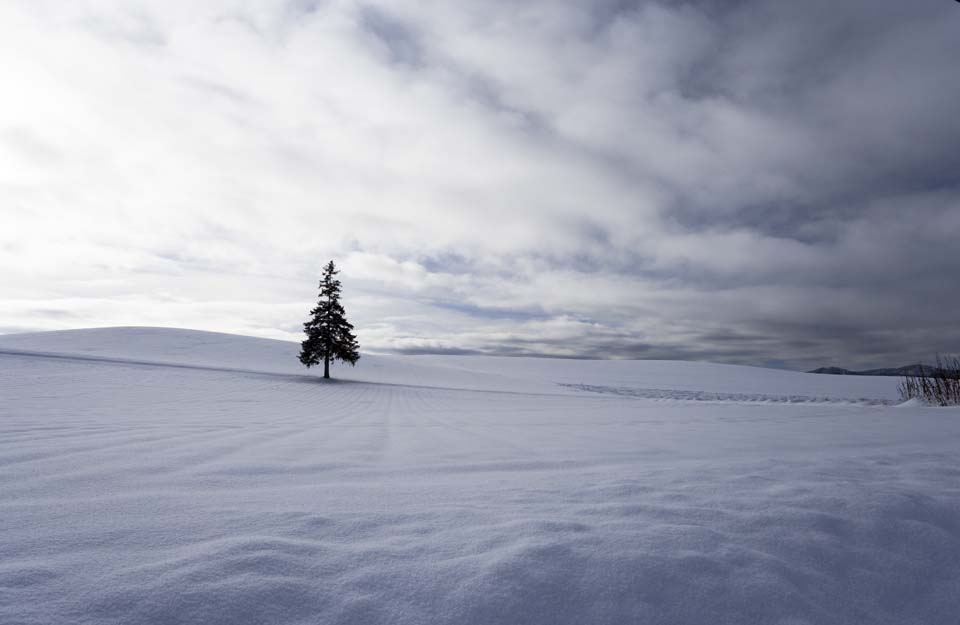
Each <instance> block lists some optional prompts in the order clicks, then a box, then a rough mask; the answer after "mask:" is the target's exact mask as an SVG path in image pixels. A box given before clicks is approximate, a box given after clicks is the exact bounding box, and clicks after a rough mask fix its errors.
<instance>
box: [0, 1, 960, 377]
mask: <svg viewBox="0 0 960 625" xmlns="http://www.w3.org/2000/svg"><path fill="white" fill-rule="evenodd" d="M958 68H960V4H957V3H956V2H953V1H948V0H917V1H914V2H904V1H903V0H844V1H843V2H836V1H835V0H806V1H804V2H786V1H779V0H768V1H763V0H759V1H757V0H690V1H686V2H680V1H669V0H662V1H658V2H642V1H638V2H630V1H628V0H598V1H594V2H588V1H586V0H549V1H547V0H530V1H525V2H518V1H516V0H457V1H455V2H454V1H450V0H444V1H436V2H434V1H430V0H422V1H415V0H391V1H389V2H386V1H383V2H381V1H378V0H371V1H369V2H366V1H362V2H361V1H346V0H328V1H327V0H312V1H311V0H209V1H204V2H195V1H192V0H191V1H187V0H183V1H168V0H156V1H146V0H116V1H110V0H77V1H70V2H64V1H62V0H56V1H52V0H5V1H4V2H3V3H2V4H0V89H2V91H3V97H2V98H0V293H2V298H0V333H3V332H20V331H31V330H46V329H62V328H76V327H92V326H111V325H157V326H177V327H189V328H199V329H208V330H218V331H225V332H237V333H244V334H252V335H258V336H266V337H273V338H289V339H298V338H299V332H300V324H301V323H302V322H303V321H304V320H305V318H306V313H307V310H308V309H309V308H310V307H311V305H312V304H313V302H314V301H315V296H316V282H317V279H318V278H319V272H320V268H321V266H322V264H323V263H325V262H326V261H327V260H329V259H331V258H332V259H334V260H335V261H336V262H337V263H338V264H339V265H340V266H341V268H342V275H341V278H342V279H343V281H344V286H345V300H344V303H345V305H346V307H347V312H348V314H349V315H350V317H351V318H352V320H353V321H354V323H355V324H356V326H357V329H358V335H359V339H360V341H361V345H362V346H363V348H364V349H366V350H368V351H381V352H401V353H424V352H440V353H465V352H466V353H470V352H482V353H495V354H550V355H559V356H575V357H617V358H682V359H697V360H711V361H717V362H733V363H746V364H766V365H772V366H783V367H790V368H809V367H814V366H820V365H830V364H836V365H841V366H850V367H867V366H887V365H901V364H906V363H907V362H912V361H916V360H918V359H920V358H925V359H928V358H929V357H931V356H932V355H933V354H934V353H935V352H936V351H938V350H939V351H950V350H960V321H958V311H960V289H958V286H960V243H958V242H960V108H958V103H960V69H958Z"/></svg>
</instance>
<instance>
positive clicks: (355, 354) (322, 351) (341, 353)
mask: <svg viewBox="0 0 960 625" xmlns="http://www.w3.org/2000/svg"><path fill="white" fill-rule="evenodd" d="M338 273H340V272H339V271H337V268H336V267H335V266H334V264H333V261H332V260H331V261H330V262H329V263H327V265H326V266H325V267H324V268H323V278H322V279H321V280H320V298H319V301H318V302H317V305H316V307H315V308H314V309H313V310H311V311H310V319H309V320H308V321H307V322H306V323H304V324H303V331H304V332H305V333H306V335H307V338H306V340H304V341H303V342H302V343H301V344H300V347H301V349H300V362H302V363H303V364H304V365H306V366H307V367H312V366H313V365H317V364H320V362H323V377H325V378H329V377H330V361H331V360H340V361H343V362H349V363H350V364H351V365H354V364H356V363H357V361H358V360H359V359H360V351H359V350H360V345H359V344H357V337H356V336H355V335H354V334H353V324H351V323H350V322H349V321H347V317H346V313H345V312H344V310H343V306H342V305H341V304H340V281H339V280H337V279H336V277H335V276H336V275H337V274H338Z"/></svg>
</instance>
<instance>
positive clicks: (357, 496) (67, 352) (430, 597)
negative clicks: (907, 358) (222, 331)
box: [0, 328, 960, 625]
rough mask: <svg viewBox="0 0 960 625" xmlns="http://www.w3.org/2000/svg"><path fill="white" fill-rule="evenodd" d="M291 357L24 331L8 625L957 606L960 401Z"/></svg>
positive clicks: (674, 376)
mask: <svg viewBox="0 0 960 625" xmlns="http://www.w3.org/2000/svg"><path fill="white" fill-rule="evenodd" d="M296 347H297V346H296V345H295V344H291V343H284V342H280V341H265V340H262V339H250V338H247V337H231V336H229V335H218V334H211V333H196V332H189V331H176V330H159V329H144V328H121V329H109V330H95V331H76V332H64V333H49V334H35V335H20V336H6V337H0V398H2V401H0V623H3V624H4V625H6V624H8V623H9V624H11V625H14V624H16V625H26V624H37V625H40V624H43V625H48V624H50V623H84V624H85V625H115V624H120V623H206V624H211V625H221V624H222V625H228V624H229V625H235V624H245V623H251V624H252V623H270V624H278V625H285V624H291V625H294V624H296V625H306V624H308V623H333V624H370V623H395V624H401V625H406V624H411V625H412V624H420V623H450V624H453V623H456V624H458V625H459V624H467V625H471V624H475V625H490V624H497V623H530V624H534V625H537V624H544V625H546V624H550V625H564V624H571V625H572V624H575V623H576V624H582V623H654V624H656V623H663V624H667V623H670V624H689V625H701V624H702V625H707V624H711V625H713V624H716V623H735V624H740V623H779V624H781V625H788V624H789V625H798V624H801V623H805V624H817V625H820V624H827V625H832V624H836V625H840V624H843V625H848V624H861V623H862V624H864V625H867V624H870V625H878V624H879V625H885V624H887V625H894V624H896V625H904V624H918V625H919V624H921V623H923V624H928V623H952V622H955V621H956V614H958V613H960V564H958V562H960V451H958V450H960V410H957V409H932V408H927V407H923V406H903V405H901V406H896V407H892V406H887V405H883V404H881V403H877V404H873V405H871V404H869V403H841V402H839V401H830V402H796V403H792V402H787V401H767V402H758V401H754V400H755V399H756V393H757V392H758V391H757V389H758V388H760V387H763V388H767V389H769V388H771V387H772V388H774V389H775V391H770V390H768V391H767V392H768V393H773V394H774V395H776V396H778V397H779V396H791V395H796V396H807V397H816V396H818V395H825V396H830V397H833V398H843V397H857V396H862V397H873V398H875V399H877V400H883V399H884V398H885V397H886V395H884V393H886V392H887V391H886V387H878V388H877V389H874V390H873V392H872V393H873V394H872V395H871V393H865V392H864V391H863V389H864V387H862V386H860V383H859V381H858V380H856V379H854V378H853V377H852V376H849V377H846V378H844V377H843V376H836V377H837V378H841V379H829V378H831V377H832V376H809V378H816V377H826V378H828V379H829V380H828V381H827V382H820V381H810V382H807V380H808V377H805V375H804V374H790V372H773V373H767V371H768V370H764V369H756V368H750V367H724V366H719V365H707V364H702V363H693V364H691V363H601V362H569V361H549V360H540V359H518V360H515V361H513V360H511V361H507V360H502V361H498V359H492V360H490V361H486V360H484V359H483V358H467V357H464V358H460V357H457V358H448V357H416V358H403V357H369V358H366V357H365V359H364V360H361V363H362V364H361V365H360V366H358V367H357V368H356V369H349V368H337V369H336V370H335V371H336V373H337V375H341V374H342V375H343V377H344V378H347V377H350V378H351V380H349V381H339V382H335V383H324V382H322V381H321V380H318V379H317V378H316V375H315V374H313V373H309V374H304V372H303V371H302V369H300V368H299V365H298V364H297V363H296V360H295V354H296ZM364 365H366V368H364ZM691 372H693V373H695V374H696V375H691ZM787 374H789V375H787ZM758 378H760V381H759V382H758ZM847 380H849V381H850V382H851V383H852V385H851V386H849V387H844V386H843V384H845V383H846V381H847ZM561 384H584V385H595V386H597V387H602V388H600V389H599V390H594V389H591V390H590V391H585V390H582V389H576V388H571V387H567V386H560V385H561ZM820 384H825V385H826V386H825V387H818V386H817V385H820ZM471 385H472V386H471ZM698 385H699V386H700V387H701V388H698ZM777 385H779V386H777ZM817 388H820V389H824V388H825V389H826V391H829V392H828V393H813V392H811V389H817ZM610 389H613V390H612V391H611V390H610ZM636 389H641V390H642V389H648V390H649V389H666V390H665V391H664V394H663V396H662V397H661V396H656V397H650V396H644V395H642V393H641V394H639V395H638V394H637V393H635V392H634V391H635V390H636ZM867 390H870V388H868V389H867ZM681 391H682V392H681ZM683 393H693V394H694V395H691V396H687V397H685V396H683ZM696 393H701V394H702V395H696ZM721 393H740V394H742V395H743V396H744V397H741V398H734V399H723V398H722V397H720V395H719V394H721ZM711 394H712V395H711ZM704 397H706V398H708V399H709V400H708V401H703V398H704ZM751 398H753V399H751Z"/></svg>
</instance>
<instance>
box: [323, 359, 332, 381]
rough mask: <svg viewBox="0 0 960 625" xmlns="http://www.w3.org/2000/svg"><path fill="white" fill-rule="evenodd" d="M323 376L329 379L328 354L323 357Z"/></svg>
mask: <svg viewBox="0 0 960 625" xmlns="http://www.w3.org/2000/svg"><path fill="white" fill-rule="evenodd" d="M323 377H325V378H327V379H328V380H329V379H330V356H324V357H323Z"/></svg>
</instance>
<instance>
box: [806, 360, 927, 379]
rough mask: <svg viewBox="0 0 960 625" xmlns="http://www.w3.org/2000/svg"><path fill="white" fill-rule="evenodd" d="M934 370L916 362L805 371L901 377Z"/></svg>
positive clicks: (821, 368)
mask: <svg viewBox="0 0 960 625" xmlns="http://www.w3.org/2000/svg"><path fill="white" fill-rule="evenodd" d="M936 370H937V369H936V368H935V367H931V366H929V365H922V364H920V363H917V364H915V365H906V366H905V367H887V368H885V369H867V370H866V371H851V370H850V369H844V368H842V367H820V368H819V369H814V370H813V371H807V373H826V374H829V375H886V376H898V377H903V376H907V375H920V374H921V373H926V374H927V375H931V374H933V373H935V372H936Z"/></svg>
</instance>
